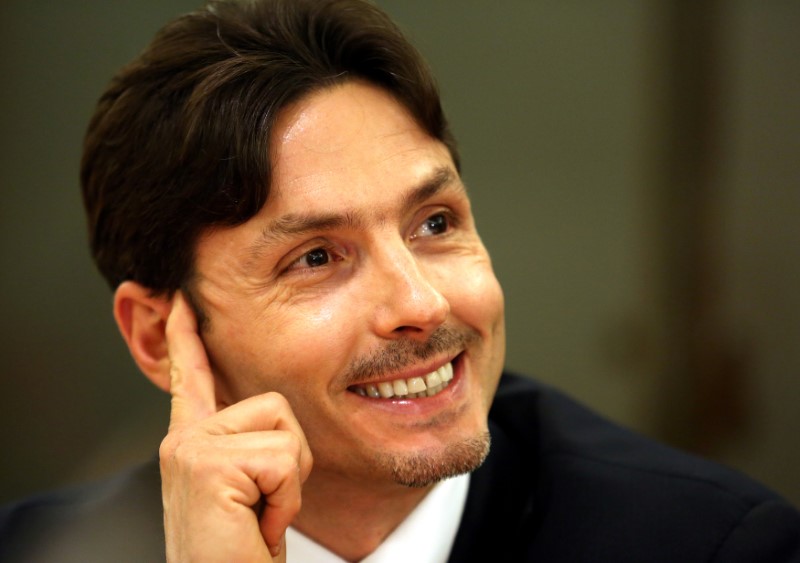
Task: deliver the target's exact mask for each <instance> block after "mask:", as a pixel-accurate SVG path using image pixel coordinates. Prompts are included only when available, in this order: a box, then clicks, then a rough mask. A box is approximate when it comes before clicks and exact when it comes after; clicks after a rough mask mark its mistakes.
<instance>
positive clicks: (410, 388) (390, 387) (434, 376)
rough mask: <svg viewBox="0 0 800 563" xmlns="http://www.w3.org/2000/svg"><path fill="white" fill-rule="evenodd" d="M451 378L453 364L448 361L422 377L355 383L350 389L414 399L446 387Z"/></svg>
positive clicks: (369, 393) (376, 395)
mask: <svg viewBox="0 0 800 563" xmlns="http://www.w3.org/2000/svg"><path fill="white" fill-rule="evenodd" d="M452 379H453V364H452V363H450V362H448V363H446V364H445V365H443V366H442V367H440V368H439V369H437V370H435V371H432V372H430V373H429V374H427V375H425V376H424V377H409V378H408V379H395V380H394V381H382V382H380V383H369V384H367V385H356V386H353V387H351V389H352V390H353V391H355V392H356V393H358V394H359V395H362V396H364V397H372V398H374V399H380V398H383V399H391V398H392V397H398V398H404V399H405V398H411V399H414V398H417V397H433V396H434V395H436V393H438V392H439V391H441V390H442V389H444V388H445V387H447V386H448V385H449V384H450V381H451V380H452Z"/></svg>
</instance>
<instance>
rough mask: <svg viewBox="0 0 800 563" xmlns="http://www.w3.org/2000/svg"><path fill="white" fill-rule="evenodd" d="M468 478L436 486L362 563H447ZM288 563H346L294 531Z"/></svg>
mask: <svg viewBox="0 0 800 563" xmlns="http://www.w3.org/2000/svg"><path fill="white" fill-rule="evenodd" d="M468 489H469V474H467V475H459V476H458V477H453V478H452V479H447V480H446V481H442V482H440V483H437V484H436V485H435V486H434V487H433V489H431V491H430V492H429V493H428V494H427V495H426V496H425V498H424V499H422V502H420V503H419V504H418V505H417V507H416V508H414V510H413V511H412V512H411V514H409V515H408V517H407V518H406V519H405V520H403V521H402V522H401V523H400V525H399V526H398V527H397V528H395V530H394V531H393V532H392V533H391V534H389V535H388V536H387V538H386V539H385V540H384V541H383V543H381V545H379V546H378V549H376V550H375V551H373V552H372V553H371V554H369V555H368V556H367V557H366V558H364V559H362V560H361V563H408V562H409V561H413V562H414V563H446V561H447V558H448V557H449V555H450V550H451V549H452V547H453V542H454V541H455V538H456V532H458V525H459V524H460V522H461V515H462V513H463V512H464V505H465V504H466V502H467V490H468ZM286 549H287V554H286V557H287V559H286V561H287V563H346V561H345V560H344V559H342V558H341V557H339V556H338V555H336V554H335V553H333V552H331V551H329V550H328V549H326V548H324V547H322V546H321V545H320V544H318V543H317V542H315V541H314V540H312V539H310V538H309V537H307V536H305V535H303V534H301V533H300V532H298V531H297V530H295V529H294V528H292V527H289V529H287V530H286Z"/></svg>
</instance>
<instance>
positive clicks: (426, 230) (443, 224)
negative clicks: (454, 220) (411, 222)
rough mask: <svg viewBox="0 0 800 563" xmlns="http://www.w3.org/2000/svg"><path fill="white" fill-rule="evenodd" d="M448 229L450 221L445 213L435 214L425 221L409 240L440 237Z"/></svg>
mask: <svg viewBox="0 0 800 563" xmlns="http://www.w3.org/2000/svg"><path fill="white" fill-rule="evenodd" d="M449 229H450V219H449V217H448V216H447V215H446V214H445V213H437V214H435V215H431V216H430V217H428V218H427V219H425V220H424V221H423V222H422V224H421V225H420V226H419V228H418V229H417V230H416V231H415V232H414V234H413V235H412V236H411V238H417V237H430V236H434V235H441V234H442V233H445V232H447V231H448V230H449Z"/></svg>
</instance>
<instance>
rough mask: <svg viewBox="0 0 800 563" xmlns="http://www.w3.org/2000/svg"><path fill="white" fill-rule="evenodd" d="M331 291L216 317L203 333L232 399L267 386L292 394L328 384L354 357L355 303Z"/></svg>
mask: <svg viewBox="0 0 800 563" xmlns="http://www.w3.org/2000/svg"><path fill="white" fill-rule="evenodd" d="M344 302H346V300H345V299H343V298H342V297H341V296H334V295H330V294H329V295H327V296H325V297H324V298H323V297H321V298H320V299H316V300H310V301H308V302H306V303H304V304H303V305H302V306H294V307H288V306H286V307H283V306H277V304H275V306H272V307H265V308H263V309H259V310H256V311H249V312H245V311H241V310H240V311H238V314H236V315H231V316H225V315H223V314H222V313H221V312H219V313H218V314H216V315H214V316H213V317H212V325H213V326H212V330H211V331H210V333H209V334H208V335H207V337H206V338H204V340H205V342H206V344H207V349H208V352H209V357H210V359H211V360H212V365H213V367H214V371H215V373H216V374H217V375H218V376H219V377H220V379H221V380H222V382H223V383H224V386H225V388H226V389H227V390H228V391H229V395H230V396H231V398H232V399H233V400H234V401H236V400H241V399H243V398H245V397H248V396H252V395H255V394H258V393H264V392H267V391H278V392H280V393H282V394H284V395H287V397H288V396H294V395H297V393H298V392H300V393H302V392H303V391H304V390H306V391H307V390H308V389H310V388H319V387H324V386H326V385H327V384H328V382H329V381H330V380H331V379H332V378H333V377H335V375H336V374H337V373H339V372H340V371H341V370H342V366H343V365H344V362H346V360H347V358H349V357H351V355H352V351H351V349H350V348H351V346H352V344H353V342H354V340H355V339H354V338H353V335H352V333H351V332H348V331H349V330H350V327H352V326H354V325H355V324H354V323H352V322H350V321H352V306H350V307H347V306H344V305H346V303H344Z"/></svg>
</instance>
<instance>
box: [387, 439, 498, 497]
mask: <svg viewBox="0 0 800 563" xmlns="http://www.w3.org/2000/svg"><path fill="white" fill-rule="evenodd" d="M490 445H491V437H490V436H489V433H488V432H484V433H482V434H481V435H479V436H477V437H473V438H465V439H463V440H461V441H459V442H455V443H453V444H450V445H449V446H447V447H446V448H444V449H443V450H436V451H426V452H420V453H417V454H407V455H401V454H389V453H382V454H379V456H378V459H377V465H378V467H380V468H382V469H383V470H384V471H386V472H388V473H390V474H391V476H392V478H393V479H394V482H395V483H397V484H398V485H403V486H405V487H415V488H417V487H427V486H429V485H433V484H434V483H438V482H439V481H443V480H445V479H449V478H450V477H455V476H456V475H462V474H464V473H470V472H472V471H474V470H475V469H477V468H478V467H480V466H481V464H482V463H483V461H484V460H485V459H486V456H487V455H488V454H489V447H490Z"/></svg>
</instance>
